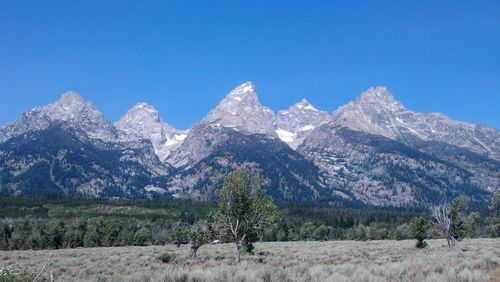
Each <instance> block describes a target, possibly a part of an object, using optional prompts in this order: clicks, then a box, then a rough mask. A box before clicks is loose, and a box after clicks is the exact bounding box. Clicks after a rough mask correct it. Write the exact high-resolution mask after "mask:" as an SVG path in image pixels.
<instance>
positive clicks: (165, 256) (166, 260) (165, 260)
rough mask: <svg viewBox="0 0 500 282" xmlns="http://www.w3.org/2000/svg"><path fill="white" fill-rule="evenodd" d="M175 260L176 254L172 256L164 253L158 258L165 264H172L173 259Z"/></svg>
mask: <svg viewBox="0 0 500 282" xmlns="http://www.w3.org/2000/svg"><path fill="white" fill-rule="evenodd" d="M174 258H175V255H174V254H170V253H163V254H161V255H159V256H158V258H157V259H158V260H159V261H161V262H163V263H169V262H171V261H172V260H173V259H174Z"/></svg>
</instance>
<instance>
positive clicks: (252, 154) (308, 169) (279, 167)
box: [169, 124, 356, 202]
mask: <svg viewBox="0 0 500 282" xmlns="http://www.w3.org/2000/svg"><path fill="white" fill-rule="evenodd" d="M180 149H183V150H182V151H184V152H190V154H186V155H184V156H182V158H186V157H187V158H188V159H190V161H189V162H187V163H185V165H184V166H183V167H181V168H178V170H177V171H176V173H175V174H174V176H173V178H172V180H171V182H170V183H169V185H170V186H171V187H172V189H173V190H172V191H171V192H172V193H175V195H177V196H178V197H185V196H189V197H193V196H194V197H197V198H201V199H211V198H213V197H214V196H215V194H214V191H215V190H216V189H217V188H219V187H220V184H221V181H222V179H223V177H224V175H226V174H227V173H229V172H231V171H233V170H249V171H252V172H254V173H258V174H259V175H261V177H262V180H263V181H262V187H263V188H264V189H265V191H266V192H267V193H268V194H270V195H272V196H273V198H274V199H275V200H277V201H311V200H316V201H326V200H330V201H338V202H356V201H354V200H353V199H352V198H351V197H350V196H348V195H347V194H344V193H342V192H341V191H336V190H335V191H334V190H332V189H330V188H326V187H325V186H324V185H323V183H322V180H321V172H320V171H319V170H318V168H317V167H316V166H315V165H314V164H313V163H312V162H309V161H307V160H306V159H304V157H303V156H302V155H300V154H299V153H297V152H295V151H294V150H292V149H291V148H290V147H289V146H287V145H286V144H285V143H283V142H281V141H280V140H279V139H277V138H272V137H269V136H267V135H264V134H244V133H241V132H239V131H235V130H233V129H230V128H224V127H218V128H217V127H211V126H207V125H203V124H201V125H196V126H194V127H193V128H192V129H191V131H190V135H189V136H188V138H187V139H186V141H185V142H184V143H183V144H182V145H181V147H180ZM342 197H343V198H342Z"/></svg>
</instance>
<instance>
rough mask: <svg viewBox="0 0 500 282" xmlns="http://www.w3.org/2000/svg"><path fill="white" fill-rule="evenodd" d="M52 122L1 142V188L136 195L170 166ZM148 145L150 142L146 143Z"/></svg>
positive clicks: (30, 192) (20, 192)
mask: <svg viewBox="0 0 500 282" xmlns="http://www.w3.org/2000/svg"><path fill="white" fill-rule="evenodd" d="M77 131H78V130H77V129H68V128H67V126H65V125H63V124H60V123H54V124H52V125H50V126H48V127H47V128H45V129H42V130H38V131H31V132H29V133H26V134H24V135H21V136H17V137H13V138H10V139H9V140H8V141H6V142H4V143H1V144H0V175H1V177H0V179H1V180H0V192H1V193H2V194H9V195H12V194H13V195H33V196H41V195H45V196H91V197H121V198H137V197H145V196H148V189H149V188H150V187H153V186H155V185H159V183H160V182H161V179H162V177H164V175H165V174H167V172H168V171H167V170H166V169H164V168H163V166H162V165H161V164H160V163H159V161H158V160H157V158H152V159H151V158H147V156H148V155H151V152H150V153H149V154H148V153H147V152H145V151H144V149H133V148H130V147H127V146H120V145H118V144H115V145H114V146H112V147H110V146H98V145H96V144H95V143H94V142H85V141H82V140H81V138H80V136H81V135H82V134H84V133H83V132H77ZM146 148H147V147H146Z"/></svg>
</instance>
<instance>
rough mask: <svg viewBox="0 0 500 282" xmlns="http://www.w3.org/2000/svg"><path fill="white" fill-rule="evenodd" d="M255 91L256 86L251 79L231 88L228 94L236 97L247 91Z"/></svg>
mask: <svg viewBox="0 0 500 282" xmlns="http://www.w3.org/2000/svg"><path fill="white" fill-rule="evenodd" d="M252 92H253V93H255V86H254V85H253V83H252V82H251V81H247V82H245V83H242V84H240V85H238V86H237V87H236V88H234V89H233V90H231V92H229V94H228V96H231V97H235V96H241V95H243V94H246V93H252Z"/></svg>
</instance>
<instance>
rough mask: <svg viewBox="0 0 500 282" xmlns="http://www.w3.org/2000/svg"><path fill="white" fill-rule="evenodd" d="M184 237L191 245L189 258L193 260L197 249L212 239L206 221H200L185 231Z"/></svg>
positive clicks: (210, 230) (208, 224)
mask: <svg viewBox="0 0 500 282" xmlns="http://www.w3.org/2000/svg"><path fill="white" fill-rule="evenodd" d="M186 235H187V239H188V240H189V243H190V244H191V258H193V259H195V258H196V257H197V252H198V249H199V248H200V247H201V246H203V245H205V244H207V243H209V242H210V240H211V239H212V228H211V225H210V223H209V222H208V221H206V220H200V221H198V222H196V223H195V224H193V226H191V228H189V229H188V230H187V232H186Z"/></svg>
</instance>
